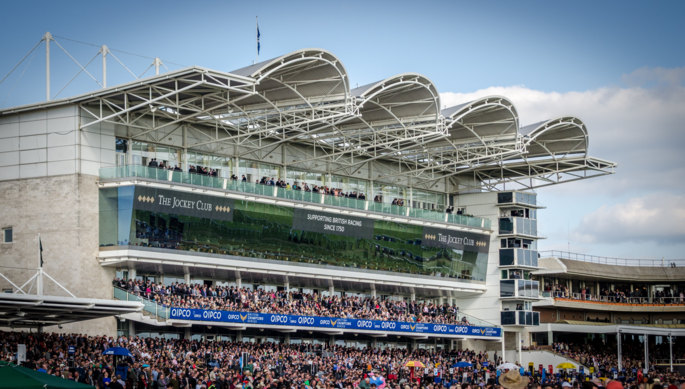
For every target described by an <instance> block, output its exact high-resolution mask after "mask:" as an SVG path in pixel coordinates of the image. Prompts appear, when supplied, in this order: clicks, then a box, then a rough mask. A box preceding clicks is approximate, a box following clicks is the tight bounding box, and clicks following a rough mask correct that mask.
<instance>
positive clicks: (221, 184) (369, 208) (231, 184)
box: [100, 165, 491, 229]
mask: <svg viewBox="0 0 685 389" xmlns="http://www.w3.org/2000/svg"><path fill="white" fill-rule="evenodd" d="M121 178H145V179H149V180H156V181H164V182H170V183H175V184H187V185H197V186H203V187H209V188H214V189H219V190H223V191H229V192H238V193H246V194H251V195H259V196H266V197H277V198H281V199H287V200H293V201H302V202H308V203H315V204H325V205H331V206H336V207H343V208H352V209H356V210H361V211H366V212H377V213H383V214H389V215H396V216H405V217H411V218H416V219H423V220H428V221H434V222H443V223H450V224H457V225H462V226H467V227H474V228H482V229H490V226H491V223H490V219H484V218H480V217H475V216H466V215H457V214H451V213H446V212H438V211H431V210H427V209H420V208H411V207H405V206H398V205H392V204H387V203H378V202H374V201H369V200H360V199H356V198H349V197H344V196H334V195H325V194H322V193H314V192H306V191H304V190H294V189H286V188H281V187H277V186H273V185H262V184H256V183H252V182H243V181H240V180H232V179H230V178H223V177H213V176H208V175H203V174H196V173H188V172H180V171H173V170H166V169H158V168H154V167H147V166H140V165H126V166H117V167H105V168H101V169H100V179H101V180H116V179H121Z"/></svg>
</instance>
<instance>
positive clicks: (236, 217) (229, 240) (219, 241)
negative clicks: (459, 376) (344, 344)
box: [100, 186, 489, 282]
mask: <svg viewBox="0 0 685 389" xmlns="http://www.w3.org/2000/svg"><path fill="white" fill-rule="evenodd" d="M139 189H140V188H139ZM167 192H170V191H167ZM139 193H140V191H138V192H136V187H134V186H124V187H118V188H105V189H101V190H100V245H101V246H122V245H129V246H147V247H158V248H167V249H175V250H187V251H195V252H207V253H214V254H224V255H233V256H240V257H246V258H250V257H252V258H264V259H272V260H280V261H295V262H306V263H315V264H323V265H335V266H344V267H353V268H361V269H373V270H383V271H392V272H400V273H411V274H421V275H431V276H439V277H450V278H460V279H464V280H469V281H479V282H482V281H485V274H486V267H487V260H488V259H487V257H488V254H487V250H488V249H487V247H480V248H479V249H476V248H473V249H471V248H467V247H465V248H463V249H455V248H454V244H453V243H454V241H453V240H452V239H449V240H450V243H449V244H448V243H445V244H444V245H442V247H440V246H441V243H440V242H439V241H440V239H439V238H440V236H439V235H440V234H436V233H435V231H436V229H435V228H431V229H428V228H426V230H424V227H422V226H416V225H410V224H403V223H397V222H391V221H384V220H371V219H364V221H365V222H366V221H368V222H369V223H371V224H372V226H369V228H371V230H369V231H368V234H367V236H365V237H361V238H360V237H359V235H357V236H354V235H353V233H352V232H351V231H352V230H353V228H351V227H348V230H347V231H350V236H347V233H340V231H337V232H336V233H324V232H314V231H311V230H310V231H307V230H305V229H295V228H293V222H294V219H296V218H297V217H298V215H297V213H298V212H301V210H296V209H294V208H292V207H288V206H284V205H274V204H263V203H256V202H251V201H246V200H231V201H232V202H231V204H232V206H231V211H230V212H231V220H220V219H212V218H205V217H200V216H197V215H190V214H186V215H183V214H177V213H173V212H159V211H158V210H157V211H155V210H154V209H155V208H154V207H153V208H150V206H148V207H147V208H146V209H141V206H138V205H136V204H137V203H138V201H139V200H140V199H138V198H137V197H140V195H139ZM184 196H186V195H185V194H184ZM151 197H154V196H150V198H151ZM186 197H187V196H186ZM205 203H206V201H205ZM155 207H157V208H159V206H157V205H155ZM225 208H227V207H224V209H225ZM151 209H153V210H151ZM295 221H296V222H297V220H295ZM311 224H312V225H313V224H315V223H314V221H312V222H311ZM357 232H359V231H357ZM447 233H449V234H468V233H460V232H458V231H453V230H450V231H448V232H447ZM425 234H429V235H426V236H428V237H430V236H433V237H435V236H436V235H438V239H436V240H434V241H432V242H429V243H430V244H428V243H424V235H425ZM472 235H476V237H482V241H483V242H488V241H489V236H487V235H483V234H472ZM450 238H452V237H451V236H450ZM477 240H478V239H477Z"/></svg>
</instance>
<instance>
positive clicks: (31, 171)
mask: <svg viewBox="0 0 685 389" xmlns="http://www.w3.org/2000/svg"><path fill="white" fill-rule="evenodd" d="M46 174H48V165H47V163H45V162H42V163H29V164H25V165H19V177H20V178H31V177H43V176H45V175H46Z"/></svg>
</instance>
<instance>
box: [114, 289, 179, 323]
mask: <svg viewBox="0 0 685 389" xmlns="http://www.w3.org/2000/svg"><path fill="white" fill-rule="evenodd" d="M114 298H115V299H117V300H122V301H139V302H141V303H143V305H144V307H143V311H145V312H148V313H149V314H151V315H155V316H156V317H157V318H159V319H168V318H169V308H166V307H164V306H162V305H159V304H157V303H156V302H154V301H152V300H148V299H146V298H143V297H140V296H136V295H135V294H133V293H129V292H127V291H125V290H123V289H120V288H117V287H114Z"/></svg>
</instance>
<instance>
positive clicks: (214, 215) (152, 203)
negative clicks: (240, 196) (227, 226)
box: [133, 186, 233, 221]
mask: <svg viewBox="0 0 685 389" xmlns="http://www.w3.org/2000/svg"><path fill="white" fill-rule="evenodd" d="M133 208H134V209H140V210H144V211H152V212H160V213H168V214H176V215H185V216H194V217H199V218H205V219H218V220H225V221H232V220H233V200H231V199H227V198H222V197H216V196H207V195H201V194H196V193H185V192H177V191H172V190H166V189H159V188H147V187H142V186H136V190H135V193H134V199H133Z"/></svg>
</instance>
